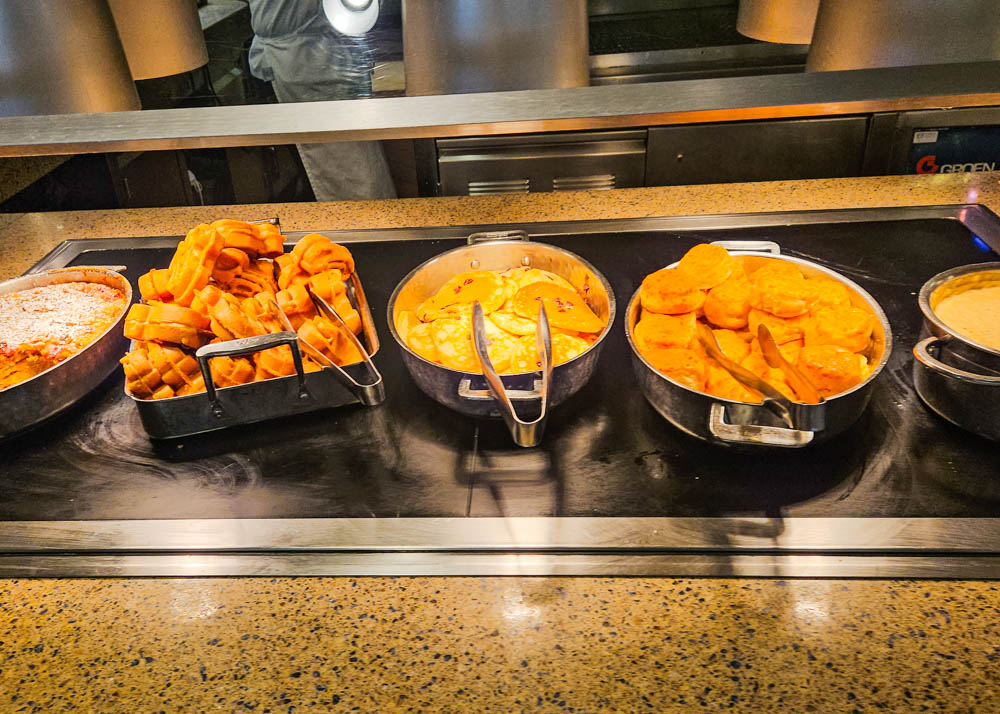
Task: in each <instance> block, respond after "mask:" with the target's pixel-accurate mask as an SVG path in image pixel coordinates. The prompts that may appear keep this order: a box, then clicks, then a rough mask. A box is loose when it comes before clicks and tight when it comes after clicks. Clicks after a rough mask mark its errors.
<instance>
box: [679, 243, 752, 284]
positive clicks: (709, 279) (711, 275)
mask: <svg viewBox="0 0 1000 714" xmlns="http://www.w3.org/2000/svg"><path fill="white" fill-rule="evenodd" d="M677 270H678V272H680V273H682V274H683V275H685V276H687V277H688V278H689V279H690V280H691V281H692V283H693V284H694V285H695V287H697V288H699V289H701V290H710V289H712V288H714V287H715V286H716V285H721V284H722V283H723V282H725V281H726V280H727V279H728V278H729V277H730V276H731V275H733V274H739V273H742V272H743V269H742V266H741V265H740V264H739V263H737V262H736V259H735V258H734V257H733V256H731V255H729V252H728V251H727V250H726V249H725V248H723V247H722V246H720V245H711V244H709V243H699V244H698V245H696V246H694V247H693V248H691V250H689V251H688V252H687V253H685V254H684V256H683V257H682V258H681V259H680V262H678V263H677Z"/></svg>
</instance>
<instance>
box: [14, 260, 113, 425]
mask: <svg viewBox="0 0 1000 714" xmlns="http://www.w3.org/2000/svg"><path fill="white" fill-rule="evenodd" d="M71 282H85V283H101V284H103V285H108V286H110V287H113V288H118V289H119V290H121V291H122V292H124V293H125V302H124V305H123V307H122V311H121V313H120V314H119V315H118V317H117V318H116V319H115V321H114V323H112V324H111V326H110V327H108V328H107V329H106V330H105V331H104V332H102V333H101V334H100V336H99V337H98V338H97V339H96V340H94V341H93V342H91V343H90V344H89V345H87V346H86V347H84V348H83V349H82V350H80V351H79V352H77V353H76V354H75V355H73V356H72V357H69V358H67V359H65V360H63V361H62V362H60V363H59V364H57V365H55V366H53V367H50V368H49V369H47V370H45V371H44V372H42V373H40V374H37V375H35V376H34V377H32V378H31V379H27V380H25V381H23V382H21V383H20V384H15V385H14V386H12V387H8V388H7V389H5V390H3V391H0V439H3V438H7V437H10V436H13V435H15V434H17V433H19V432H22V431H24V430H26V429H29V428H31V427H33V426H35V425H37V424H39V423H40V422H42V421H45V420H46V419H48V418H49V417H52V416H55V415H56V414H58V413H59V412H61V411H62V410H63V409H66V408H67V407H69V406H70V405H72V404H73V403H74V402H76V401H77V400H79V399H81V398H82V397H84V396H85V395H86V394H87V393H88V392H90V391H91V390H92V389H94V388H95V387H96V386H97V385H99V384H100V383H101V382H102V381H104V379H105V378H107V377H108V375H110V374H111V373H112V372H113V371H114V369H115V367H116V366H117V365H118V358H119V357H121V354H122V352H123V351H124V350H125V345H126V342H127V341H126V340H125V338H124V337H122V323H123V322H124V320H125V314H126V313H127V312H128V308H129V305H130V304H131V303H132V286H131V285H129V282H128V280H126V279H125V277H124V276H123V275H121V274H119V273H117V272H115V271H114V270H111V269H109V268H105V267H88V266H80V267H73V268H57V269H55V270H46V271H45V272H42V273H32V274H30V275H22V276H21V277H19V278H14V279H13V280H8V281H7V282H5V283H3V284H0V293H13V292H17V291H19V290H28V289H30V288H37V287H41V286H43V285H53V284H56V283H71Z"/></svg>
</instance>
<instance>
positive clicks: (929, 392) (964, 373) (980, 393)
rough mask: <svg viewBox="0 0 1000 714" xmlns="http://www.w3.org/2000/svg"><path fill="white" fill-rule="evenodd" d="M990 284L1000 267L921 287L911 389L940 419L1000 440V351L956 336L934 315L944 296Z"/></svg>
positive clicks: (983, 266)
mask: <svg viewBox="0 0 1000 714" xmlns="http://www.w3.org/2000/svg"><path fill="white" fill-rule="evenodd" d="M989 283H993V284H1000V263H978V264H975V265H963V266H960V267H958V268H952V269H951V270H946V271H944V272H942V273H938V274H937V275H935V276H934V277H933V278H931V279H930V280H928V281H927V282H926V283H924V285H923V287H921V289H920V294H919V296H918V297H917V303H918V304H919V305H920V311H921V312H922V313H923V314H924V334H925V335H926V337H924V338H923V339H921V340H920V341H919V342H918V343H917V344H916V345H915V346H914V347H913V357H914V359H913V384H914V386H915V387H916V390H917V394H918V395H919V396H920V398H921V399H922V400H923V401H924V404H926V405H927V406H928V407H930V408H931V409H932V410H933V411H935V412H937V413H938V414H939V415H940V416H942V417H944V418H945V419H947V420H948V421H950V422H952V423H953V424H957V425H958V426H960V427H962V428H963V429H968V430H969V431H971V432H973V433H974V434H979V435H980V436H984V437H986V438H988V439H994V440H1000V350H997V349H994V348H992V347H988V346H986V345H984V344H981V343H979V342H976V341H975V340H972V339H970V338H969V337H966V336H965V335H962V334H961V333H959V332H956V331H955V330H953V329H951V328H950V327H948V325H946V324H945V323H944V322H942V321H941V319H940V318H939V317H938V316H937V314H936V313H935V312H934V310H935V308H936V307H937V305H938V303H940V301H941V300H942V299H943V298H945V297H946V296H948V295H952V294H955V293H957V292H962V291H964V290H966V289H974V288H975V287H976V286H977V285H983V284H989Z"/></svg>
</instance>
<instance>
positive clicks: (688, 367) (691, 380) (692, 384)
mask: <svg viewBox="0 0 1000 714" xmlns="http://www.w3.org/2000/svg"><path fill="white" fill-rule="evenodd" d="M643 357H645V358H646V360H647V361H648V362H649V363H650V364H651V365H653V367H654V368H655V369H657V370H659V371H660V372H662V373H663V374H665V375H666V376H668V377H670V378H671V379H673V380H674V381H675V382H680V383H681V384H683V385H684V386H685V387H689V388H691V389H694V390H697V391H699V392H704V391H705V379H706V375H707V371H708V365H707V364H706V362H705V360H704V359H702V358H701V356H700V355H699V354H698V353H697V352H695V351H694V350H689V349H684V348H681V347H666V348H654V349H651V350H649V351H648V352H647V353H645V354H643Z"/></svg>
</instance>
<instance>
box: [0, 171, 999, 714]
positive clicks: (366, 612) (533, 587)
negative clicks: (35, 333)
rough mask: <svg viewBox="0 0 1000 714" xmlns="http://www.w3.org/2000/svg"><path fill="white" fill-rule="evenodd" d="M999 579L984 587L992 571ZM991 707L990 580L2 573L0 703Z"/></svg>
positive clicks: (414, 221) (368, 208)
mask: <svg viewBox="0 0 1000 714" xmlns="http://www.w3.org/2000/svg"><path fill="white" fill-rule="evenodd" d="M962 202H979V203H984V204H986V205H987V206H989V207H991V208H992V209H993V210H995V211H1000V175H998V174H979V175H949V176H933V177H907V178H874V179H844V180H823V181H796V182H779V183H760V184H731V185H718V186H702V187H677V188H653V189H631V190H619V191H612V192H605V193H577V194H542V195H534V196H517V197H487V198H457V199H452V198H447V199H433V200H404V201H395V202H385V203H367V202H359V203H353V204H290V205H285V206H256V207H252V208H248V207H245V206H243V207H238V208H235V207H234V208H226V207H209V208H168V209H149V210H133V211H92V212H81V213H58V214H30V215H0V270H2V271H3V272H2V275H0V277H4V278H6V277H11V276H13V275H16V274H18V273H19V272H22V271H23V270H25V269H26V268H27V267H28V266H30V265H31V263H32V262H34V261H35V260H37V259H38V258H40V257H41V256H42V255H44V254H45V252H47V251H48V250H49V249H51V248H52V247H53V246H55V245H56V244H58V243H59V242H60V241H61V240H64V239H66V238H71V237H76V238H84V237H107V236H130V235H157V234H159V235H164V234H176V233H182V232H184V230H185V229H186V228H188V227H190V226H191V225H192V224H194V223H196V222H199V221H203V220H211V219H213V218H216V217H219V216H221V215H248V214H250V213H252V215H255V216H256V215H268V214H271V213H280V215H281V216H282V222H283V225H284V227H285V228H286V229H288V230H306V229H319V228H331V227H338V228H374V227H393V226H406V225H445V224H456V223H458V224H466V223H505V222H510V223H516V222H530V221H541V220H576V219H588V218H607V217H638V216H657V215H683V214H697V213H733V212H748V211H769V210H795V209H805V208H837V207H858V206H896V205H930V204H941V203H962ZM998 575H1000V573H998ZM727 708H728V709H736V710H743V711H746V710H757V709H785V710H787V711H793V712H801V711H816V712H841V711H843V712H854V711H857V712H871V711H876V710H879V709H885V710H895V711H962V712H967V711H977V712H978V711H982V712H995V711H998V710H1000V584H994V583H991V582H985V583H983V582H940V581H840V580H790V581H778V580H723V579H711V580H709V579H671V578H658V579H642V578H619V579H604V578H451V579H444V578H368V579H353V578H300V579H274V580H271V579H242V578H234V579H144V580H7V581H0V711H4V712H6V711H31V712H34V711H38V712H41V711H45V712H49V711H63V710H70V709H76V710H82V711H102V712H110V711H123V712H140V711H142V712H145V711H165V712H175V711H191V712H202V711H210V710H211V711H258V712H291V711H327V710H330V711H426V712H452V711H454V712H459V711H463V712H464V711H560V710H568V711H577V712H592V711H627V712H631V711H652V712H664V711H692V710H702V709H707V710H717V709H727Z"/></svg>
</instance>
